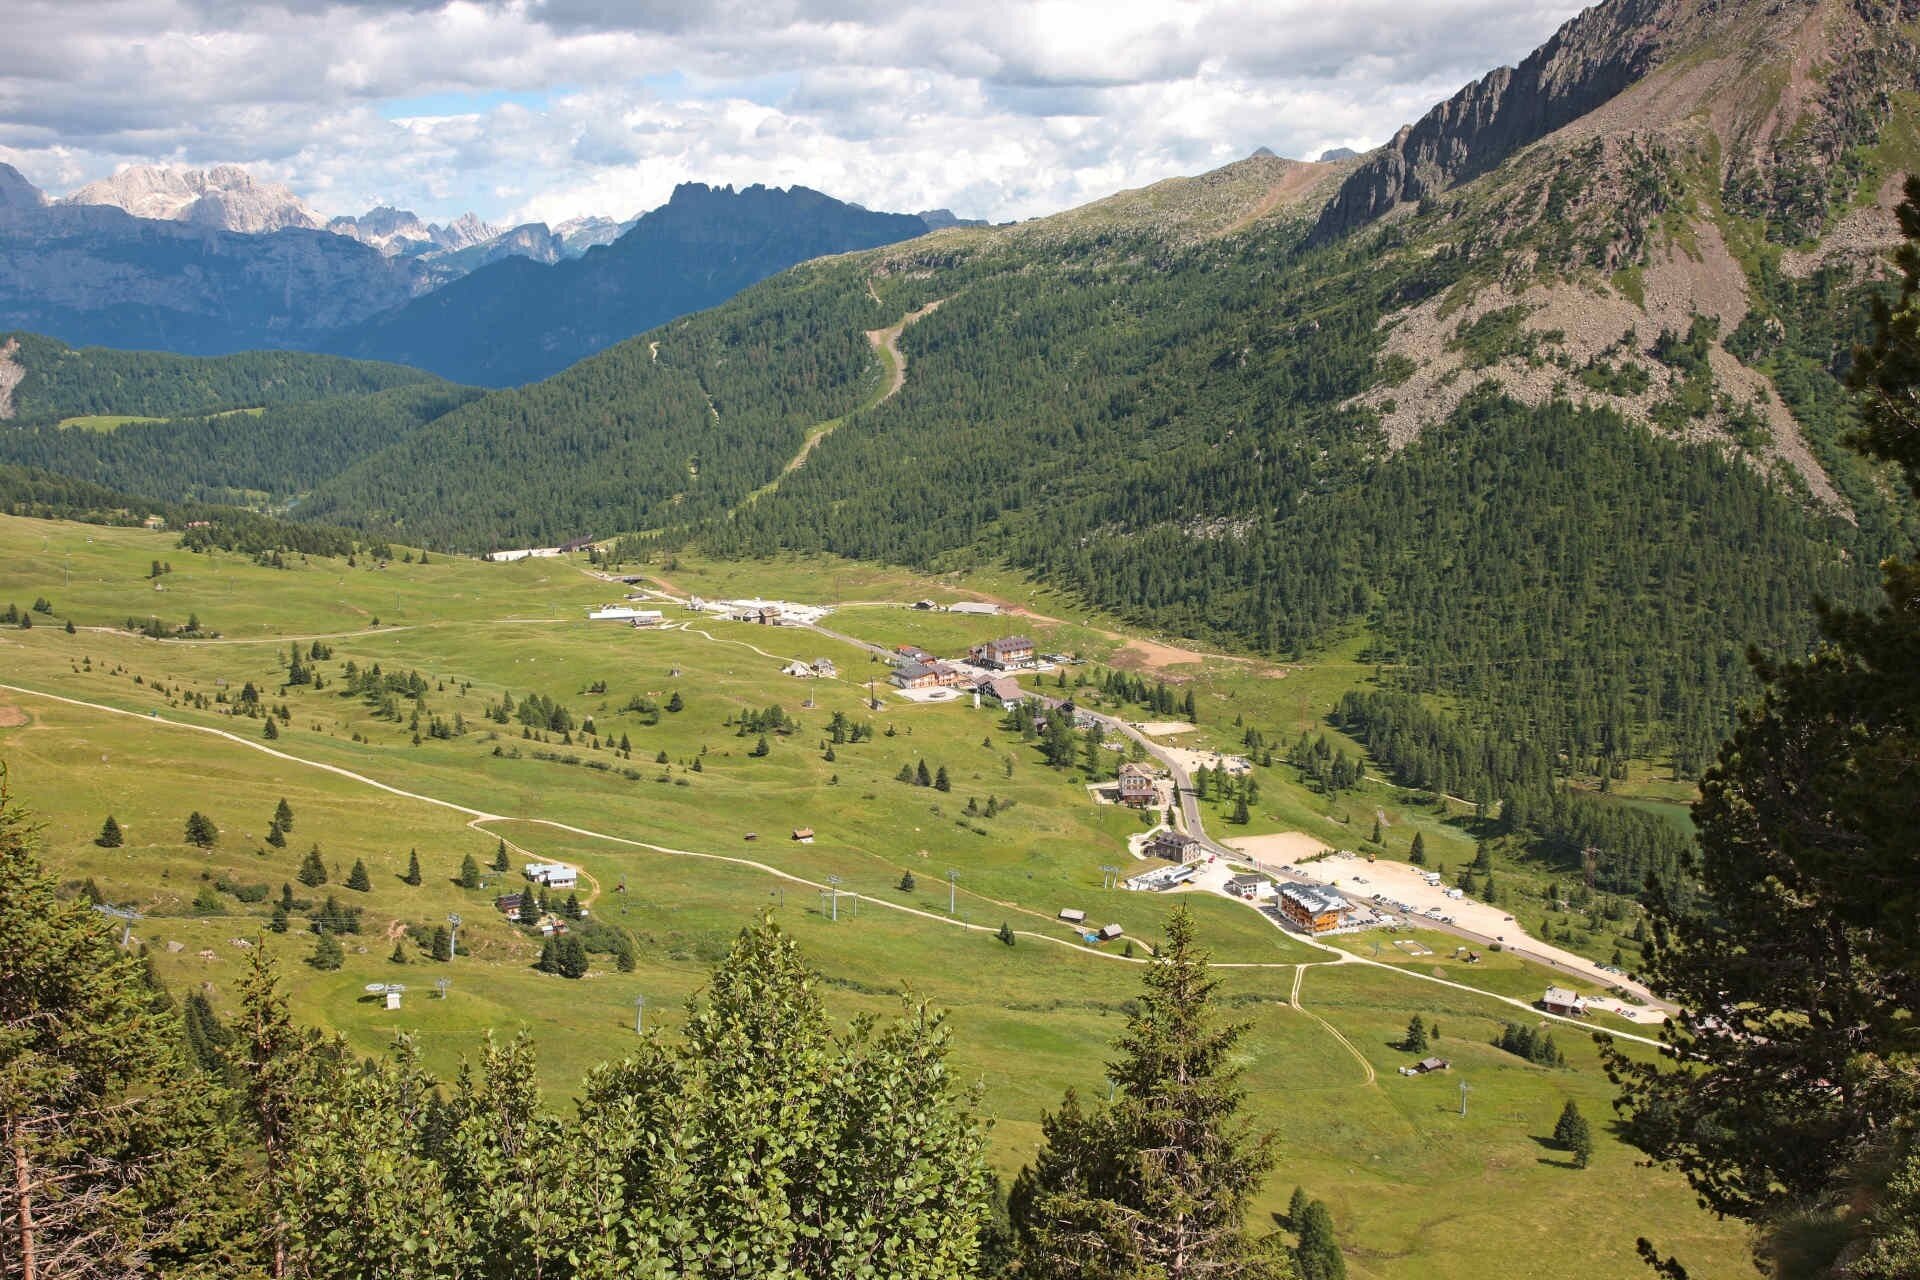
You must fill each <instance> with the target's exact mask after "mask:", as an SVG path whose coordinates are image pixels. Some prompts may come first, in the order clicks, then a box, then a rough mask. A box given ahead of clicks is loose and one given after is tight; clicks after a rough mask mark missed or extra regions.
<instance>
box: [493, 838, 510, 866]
mask: <svg viewBox="0 0 1920 1280" xmlns="http://www.w3.org/2000/svg"><path fill="white" fill-rule="evenodd" d="M511 865H512V864H511V863H509V862H508V861H507V842H506V841H505V840H504V839H503V840H501V841H500V844H499V846H498V847H497V848H495V849H494V851H493V869H494V870H495V871H505V870H506V869H507V868H508V867H509V866H511Z"/></svg>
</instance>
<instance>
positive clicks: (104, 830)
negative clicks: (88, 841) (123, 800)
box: [93, 814, 126, 849]
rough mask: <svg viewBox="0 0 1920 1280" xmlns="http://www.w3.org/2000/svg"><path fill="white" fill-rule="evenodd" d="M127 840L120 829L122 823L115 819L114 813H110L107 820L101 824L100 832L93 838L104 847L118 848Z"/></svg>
mask: <svg viewBox="0 0 1920 1280" xmlns="http://www.w3.org/2000/svg"><path fill="white" fill-rule="evenodd" d="M125 841H126V837H125V836H124V835H123V834H122V833H121V831H120V824H119V823H118V822H115V821H114V820H113V815H112V814H108V815H107V820H106V821H105V822H103V823H101V824H100V834H99V835H97V836H95V837H94V840H93V842H94V843H95V844H97V845H99V846H100V847H101V848H102V849H118V848H119V847H120V846H121V845H122V844H123V843H125Z"/></svg>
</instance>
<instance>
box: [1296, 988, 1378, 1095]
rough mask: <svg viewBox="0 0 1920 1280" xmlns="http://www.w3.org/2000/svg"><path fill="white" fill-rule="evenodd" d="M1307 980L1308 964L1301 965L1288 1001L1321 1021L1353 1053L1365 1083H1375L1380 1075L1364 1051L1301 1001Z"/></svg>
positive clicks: (1316, 1020) (1344, 1047)
mask: <svg viewBox="0 0 1920 1280" xmlns="http://www.w3.org/2000/svg"><path fill="white" fill-rule="evenodd" d="M1306 980H1307V966H1305V965H1301V966H1300V967H1299V968H1297V969H1295V970H1294V971H1293V994H1292V995H1290V996H1288V997H1287V1003H1288V1004H1290V1005H1292V1006H1293V1007H1294V1008H1295V1009H1297V1010H1298V1011H1299V1012H1301V1013H1304V1014H1306V1015H1307V1016H1308V1017H1309V1018H1312V1019H1313V1020H1314V1021H1315V1022H1317V1023H1319V1024H1320V1025H1321V1026H1322V1027H1324V1028H1326V1032H1327V1034H1328V1035H1330V1036H1332V1037H1333V1038H1334V1039H1335V1040H1337V1041H1339V1043H1340V1046H1341V1048H1343V1049H1345V1050H1346V1051H1347V1052H1348V1053H1350V1054H1352V1055H1353V1060H1354V1061H1355V1062H1358V1063H1359V1064H1360V1070H1362V1071H1364V1072H1365V1073H1366V1076H1367V1078H1366V1080H1365V1082H1364V1083H1366V1084H1372V1083H1374V1082H1375V1081H1376V1080H1378V1079H1379V1076H1378V1075H1376V1074H1375V1073H1374V1070H1373V1064H1372V1063H1371V1062H1368V1061H1367V1055H1366V1054H1364V1053H1361V1052H1360V1050H1359V1049H1358V1048H1356V1047H1355V1046H1354V1043H1353V1041H1351V1040H1349V1039H1347V1037H1346V1036H1345V1035H1343V1034H1342V1033H1341V1031H1340V1029H1339V1028H1338V1027H1336V1026H1334V1025H1333V1024H1332V1023H1331V1022H1328V1021H1327V1020H1326V1019H1325V1018H1323V1017H1321V1016H1320V1015H1319V1014H1317V1013H1315V1012H1314V1011H1313V1010H1311V1009H1309V1008H1307V1007H1306V1006H1305V1005H1303V1004H1301V1003H1300V987H1301V985H1302V984H1304V983H1305V982H1306Z"/></svg>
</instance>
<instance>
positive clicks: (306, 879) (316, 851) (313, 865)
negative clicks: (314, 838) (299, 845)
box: [293, 844, 327, 889]
mask: <svg viewBox="0 0 1920 1280" xmlns="http://www.w3.org/2000/svg"><path fill="white" fill-rule="evenodd" d="M293 878H294V879H296V880H298V881H299V882H300V883H301V884H303V885H305V886H307V888H309V889H314V888H318V887H319V886H321V885H323V884H325V883H326V882H327V864H326V863H325V862H324V861H323V860H322V859H321V857H320V846H319V845H317V844H316V845H314V846H313V847H312V848H310V849H308V850H307V856H306V857H304V858H302V859H301V860H300V869H299V870H298V871H296V872H294V875H293Z"/></svg>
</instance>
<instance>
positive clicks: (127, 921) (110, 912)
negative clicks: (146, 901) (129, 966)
mask: <svg viewBox="0 0 1920 1280" xmlns="http://www.w3.org/2000/svg"><path fill="white" fill-rule="evenodd" d="M93 909H94V910H95V911H98V912H99V913H100V914H101V915H103V916H112V917H113V918H114V919H116V920H118V921H119V922H120V945H121V946H123V947H124V946H126V945H127V944H128V943H130V942H132V941H133V922H134V921H135V920H138V919H140V913H139V912H138V911H135V910H134V909H133V908H132V907H116V906H114V905H112V904H111V903H106V902H96V903H94V904H93Z"/></svg>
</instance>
